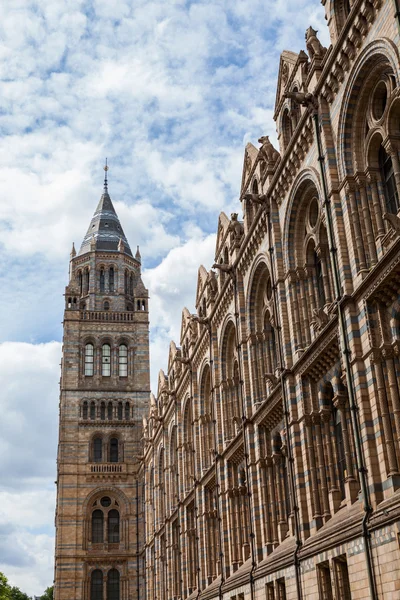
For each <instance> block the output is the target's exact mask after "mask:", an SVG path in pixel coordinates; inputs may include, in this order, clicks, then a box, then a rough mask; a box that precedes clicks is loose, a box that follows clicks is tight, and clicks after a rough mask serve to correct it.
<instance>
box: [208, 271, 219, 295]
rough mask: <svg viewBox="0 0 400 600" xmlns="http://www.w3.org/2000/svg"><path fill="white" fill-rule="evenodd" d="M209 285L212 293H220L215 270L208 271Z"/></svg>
mask: <svg viewBox="0 0 400 600" xmlns="http://www.w3.org/2000/svg"><path fill="white" fill-rule="evenodd" d="M207 285H208V287H209V288H210V292H211V295H213V296H214V295H215V294H217V293H218V281H217V276H216V273H215V271H211V270H210V272H209V273H208V277H207Z"/></svg>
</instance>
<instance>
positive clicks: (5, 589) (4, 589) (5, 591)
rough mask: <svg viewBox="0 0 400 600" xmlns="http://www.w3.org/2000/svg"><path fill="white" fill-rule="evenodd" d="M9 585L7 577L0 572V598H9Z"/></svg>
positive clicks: (5, 599)
mask: <svg viewBox="0 0 400 600" xmlns="http://www.w3.org/2000/svg"><path fill="white" fill-rule="evenodd" d="M9 598H10V586H9V585H8V581H7V577H6V576H5V575H3V573H0V600H9Z"/></svg>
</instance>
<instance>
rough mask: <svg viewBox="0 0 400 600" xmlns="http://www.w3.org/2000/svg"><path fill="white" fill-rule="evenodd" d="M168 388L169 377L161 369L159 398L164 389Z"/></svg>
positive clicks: (159, 374) (159, 373)
mask: <svg viewBox="0 0 400 600" xmlns="http://www.w3.org/2000/svg"><path fill="white" fill-rule="evenodd" d="M167 388H168V379H167V376H166V375H165V373H164V371H163V370H162V369H160V371H159V372H158V389H157V398H159V397H160V395H161V393H162V392H163V390H165V389H167Z"/></svg>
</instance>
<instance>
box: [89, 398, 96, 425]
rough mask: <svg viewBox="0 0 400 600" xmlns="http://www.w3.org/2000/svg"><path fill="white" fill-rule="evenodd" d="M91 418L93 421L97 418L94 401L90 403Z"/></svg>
mask: <svg viewBox="0 0 400 600" xmlns="http://www.w3.org/2000/svg"><path fill="white" fill-rule="evenodd" d="M90 418H91V420H92V421H94V420H95V418H96V404H95V403H94V402H91V403H90Z"/></svg>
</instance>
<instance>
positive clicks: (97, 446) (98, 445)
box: [93, 437, 103, 462]
mask: <svg viewBox="0 0 400 600" xmlns="http://www.w3.org/2000/svg"><path fill="white" fill-rule="evenodd" d="M102 458H103V440H102V439H101V438H99V437H97V438H94V440H93V461H94V462H101V461H102Z"/></svg>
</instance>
